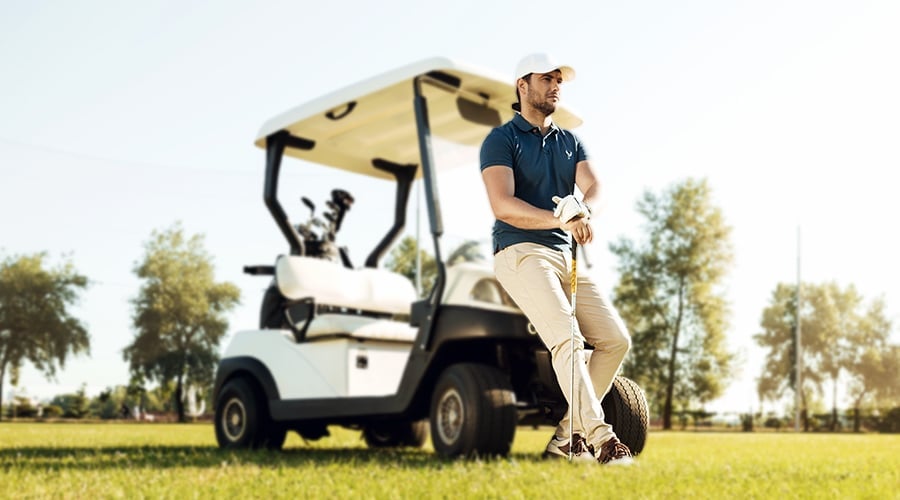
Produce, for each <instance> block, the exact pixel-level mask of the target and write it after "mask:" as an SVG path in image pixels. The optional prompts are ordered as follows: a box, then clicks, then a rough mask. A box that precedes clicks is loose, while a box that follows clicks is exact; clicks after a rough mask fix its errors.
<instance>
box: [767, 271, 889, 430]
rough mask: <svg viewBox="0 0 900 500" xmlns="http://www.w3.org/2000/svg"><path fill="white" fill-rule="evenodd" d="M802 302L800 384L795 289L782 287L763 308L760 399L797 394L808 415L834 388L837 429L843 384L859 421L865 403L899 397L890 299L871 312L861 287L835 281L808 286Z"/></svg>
mask: <svg viewBox="0 0 900 500" xmlns="http://www.w3.org/2000/svg"><path fill="white" fill-rule="evenodd" d="M801 298H802V300H801V307H800V309H799V310H800V314H799V318H800V321H799V323H800V334H801V335H800V337H801V341H800V346H801V351H802V354H801V367H802V369H801V379H802V383H801V387H800V388H799V389H798V388H797V384H796V380H795V379H796V355H795V352H796V340H795V339H796V330H797V323H798V321H797V318H798V314H797V310H798V307H797V287H796V285H788V284H783V283H781V284H778V285H777V286H776V288H775V290H774V291H773V293H772V296H771V298H770V301H769V305H768V306H767V307H766V308H765V309H764V310H763V314H762V320H761V323H760V326H761V328H762V331H761V332H760V333H758V334H756V335H755V336H754V338H755V340H756V342H757V343H758V344H759V345H760V346H761V347H763V348H764V349H766V350H767V353H766V361H765V366H764V368H763V372H762V374H761V375H760V378H759V382H758V390H759V395H760V398H761V399H763V400H771V401H775V400H778V399H780V398H782V397H784V396H785V395H786V394H787V393H788V392H794V393H795V394H796V391H798V390H799V391H800V392H799V395H800V405H801V411H802V413H803V414H804V415H809V414H810V412H809V402H810V399H811V398H821V397H823V396H825V392H826V391H827V389H830V390H831V391H830V392H831V394H830V400H831V419H830V425H831V427H832V429H834V428H835V427H836V425H837V421H838V419H837V413H838V412H837V406H838V401H837V394H838V391H839V388H840V387H841V385H842V384H844V383H845V381H846V383H847V386H846V388H847V393H848V394H849V395H850V397H851V398H852V400H853V405H854V408H855V409H856V414H857V416H858V415H859V410H860V408H861V405H862V404H863V403H864V402H865V401H866V400H867V399H868V400H871V401H872V402H875V401H878V400H879V399H881V400H885V401H890V399H891V398H892V397H893V395H894V394H896V392H897V390H896V387H897V381H898V372H897V370H896V369H893V368H892V366H894V364H895V362H894V361H893V360H892V352H893V351H894V350H895V346H894V347H892V346H890V345H889V339H890V333H891V322H890V321H889V320H888V318H887V316H886V313H885V306H884V302H883V301H882V300H881V299H878V300H875V301H873V302H872V303H871V304H870V305H869V306H868V307H867V308H866V307H865V301H864V299H863V297H862V296H861V295H860V294H859V293H858V292H857V290H856V288H855V287H853V286H852V285H850V286H847V287H845V288H841V287H840V286H838V285H837V284H836V283H834V282H829V283H824V284H812V283H803V284H802V294H801ZM855 426H856V427H857V428H858V426H859V422H858V419H857V421H856V422H855ZM808 427H809V422H808V421H806V417H804V428H808Z"/></svg>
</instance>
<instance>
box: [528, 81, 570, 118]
mask: <svg viewBox="0 0 900 500" xmlns="http://www.w3.org/2000/svg"><path fill="white" fill-rule="evenodd" d="M562 81H563V80H562V73H561V72H560V71H559V70H557V71H552V72H550V73H532V74H531V76H530V77H529V78H528V80H526V82H527V83H528V90H527V91H526V93H525V99H524V100H525V101H526V102H528V104H529V105H530V106H531V107H533V108H534V109H536V110H538V111H540V112H541V113H543V114H544V115H546V116H549V115H552V114H553V112H554V111H556V105H557V103H559V90H560V84H561V83H562Z"/></svg>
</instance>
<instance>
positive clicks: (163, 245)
mask: <svg viewBox="0 0 900 500" xmlns="http://www.w3.org/2000/svg"><path fill="white" fill-rule="evenodd" d="M145 251H146V254H145V256H144V258H143V261H141V262H140V263H139V264H137V265H136V267H135V269H134V272H135V274H137V276H138V277H139V278H140V279H141V280H143V284H142V285H141V288H140V291H139V293H138V296H137V297H136V298H135V299H133V301H132V304H133V307H134V310H133V314H132V324H133V326H134V328H135V330H136V334H135V337H134V340H133V342H132V343H131V344H130V345H129V346H128V347H126V348H125V350H124V352H123V356H124V358H125V360H126V361H128V362H129V366H130V370H131V373H132V377H134V378H136V379H146V380H154V381H158V382H160V384H161V385H165V384H167V383H169V382H174V384H175V394H174V395H173V398H174V399H173V402H174V404H175V409H176V412H177V413H178V418H179V420H180V421H184V420H185V414H184V405H183V404H182V398H183V395H184V392H185V390H186V387H187V386H188V385H197V386H200V387H203V388H206V387H209V386H211V385H212V381H213V376H214V372H215V368H216V364H217V363H218V346H219V343H220V341H221V340H222V337H223V336H224V335H225V333H226V331H227V329H228V322H227V320H226V319H225V314H226V313H227V312H228V311H229V310H230V309H232V308H233V307H234V306H235V305H236V304H237V303H238V302H239V300H240V291H239V289H238V288H237V286H235V285H234V284H232V283H229V282H216V281H215V277H214V268H213V265H212V262H211V257H210V256H209V254H208V253H207V252H206V251H205V250H204V248H203V237H202V236H200V235H195V236H191V237H187V236H186V235H185V234H184V230H183V229H182V227H181V225H180V224H176V225H174V226H173V227H172V228H170V229H168V230H165V231H154V232H153V234H152V236H151V239H150V241H149V242H148V243H147V244H146V248H145Z"/></svg>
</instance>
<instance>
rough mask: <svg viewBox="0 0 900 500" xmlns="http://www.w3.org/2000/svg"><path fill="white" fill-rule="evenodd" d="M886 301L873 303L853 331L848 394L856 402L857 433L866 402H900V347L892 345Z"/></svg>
mask: <svg viewBox="0 0 900 500" xmlns="http://www.w3.org/2000/svg"><path fill="white" fill-rule="evenodd" d="M885 309H886V307H885V304H884V300H883V299H881V298H879V299H876V300H875V301H873V302H872V304H871V305H870V306H869V308H868V310H867V311H866V312H865V314H864V315H863V316H862V317H861V318H859V321H858V323H857V328H856V329H855V330H853V331H851V332H849V339H848V340H849V342H848V344H849V349H848V352H847V357H846V360H845V368H846V371H847V375H848V377H849V379H850V383H849V385H848V391H847V392H848V394H849V396H850V398H851V401H852V402H853V430H854V431H855V432H859V430H860V414H861V411H862V407H863V404H864V402H865V401H866V400H867V399H869V400H871V401H872V402H873V403H874V404H876V405H877V404H878V402H879V400H880V402H882V404H884V405H885V407H890V406H893V405H896V404H897V403H898V399H900V346H895V345H889V344H888V341H889V339H890V334H891V322H890V320H889V319H888V318H887V314H886V312H885Z"/></svg>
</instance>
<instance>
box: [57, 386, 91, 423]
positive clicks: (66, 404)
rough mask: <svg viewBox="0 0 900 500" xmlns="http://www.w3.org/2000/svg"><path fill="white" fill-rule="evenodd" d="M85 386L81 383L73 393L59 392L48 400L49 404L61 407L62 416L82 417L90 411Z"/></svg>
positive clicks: (89, 401) (89, 402)
mask: <svg viewBox="0 0 900 500" xmlns="http://www.w3.org/2000/svg"><path fill="white" fill-rule="evenodd" d="M85 393H86V390H85V386H84V384H82V386H81V388H80V389H78V391H77V392H75V393H74V394H60V395H58V396H55V397H54V398H53V400H52V401H50V405H51V406H57V407H59V408H61V409H62V416H63V417H64V418H84V417H86V416H88V414H89V413H90V404H91V400H90V398H88V397H87V395H86V394H85Z"/></svg>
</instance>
